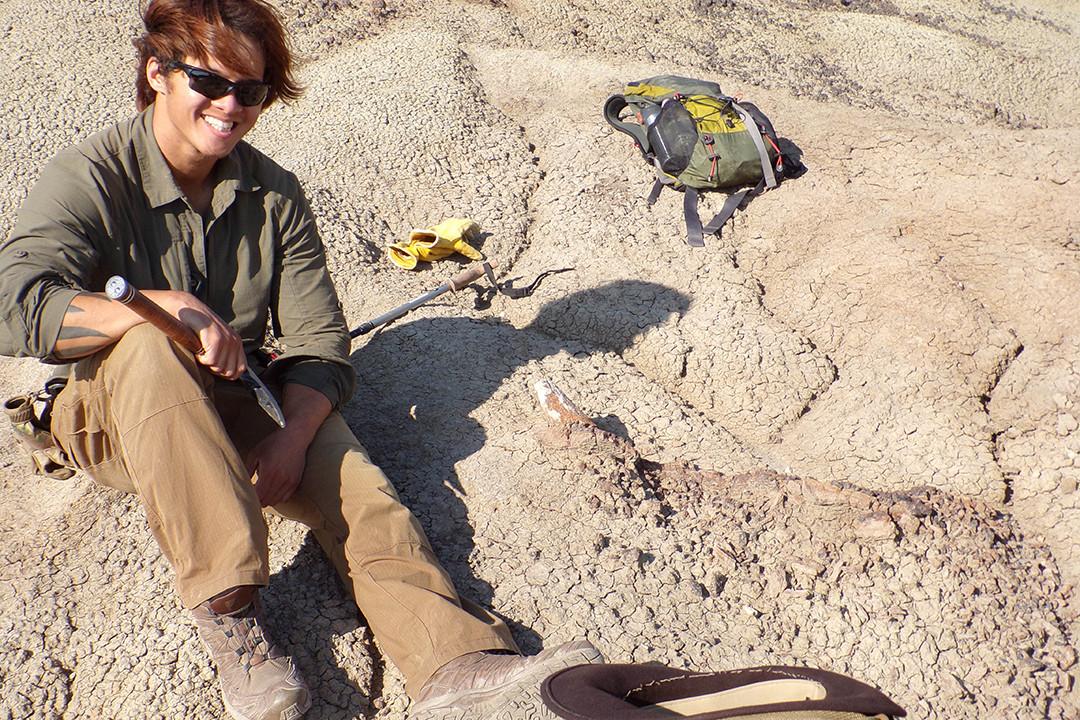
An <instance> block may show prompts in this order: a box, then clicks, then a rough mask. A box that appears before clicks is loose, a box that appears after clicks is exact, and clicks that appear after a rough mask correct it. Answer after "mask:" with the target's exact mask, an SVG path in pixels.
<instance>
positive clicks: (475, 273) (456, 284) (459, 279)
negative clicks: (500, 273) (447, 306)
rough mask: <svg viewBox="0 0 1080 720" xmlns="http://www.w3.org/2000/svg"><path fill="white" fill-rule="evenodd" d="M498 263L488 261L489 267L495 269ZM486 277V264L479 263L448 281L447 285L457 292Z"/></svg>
mask: <svg viewBox="0 0 1080 720" xmlns="http://www.w3.org/2000/svg"><path fill="white" fill-rule="evenodd" d="M497 264H498V263H496V262H495V261H494V260H488V265H490V266H491V267H495V266H496V265H497ZM483 276H484V264H483V263H477V264H475V265H473V266H471V267H468V268H465V269H464V270H462V271H461V272H459V273H458V274H457V275H455V276H454V277H452V278H450V279H449V280H447V281H446V284H447V285H449V286H450V289H451V290H453V291H454V292H457V291H458V290H460V289H461V288H463V287H465V286H466V285H468V284H469V283H471V282H472V281H473V280H479V279H480V278H482V277H483Z"/></svg>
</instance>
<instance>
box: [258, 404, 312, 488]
mask: <svg viewBox="0 0 1080 720" xmlns="http://www.w3.org/2000/svg"><path fill="white" fill-rule="evenodd" d="M310 444H311V441H310V439H307V438H305V437H304V436H303V435H301V434H300V433H299V432H298V431H297V429H296V426H295V425H293V423H291V422H289V421H288V420H286V422H285V427H283V428H280V429H278V430H275V431H274V432H272V433H270V434H269V435H267V436H266V437H265V438H264V439H263V441H262V442H260V443H259V444H258V445H256V446H255V447H254V448H252V449H251V451H250V452H249V453H248V456H247V457H246V458H244V460H245V462H246V463H247V469H248V472H250V473H251V475H252V477H253V478H255V494H256V495H258V496H259V503H260V504H261V505H262V506H263V507H269V506H271V505H277V504H278V503H280V502H284V501H286V500H288V499H289V498H290V497H292V494H293V493H294V492H296V488H298V487H299V486H300V480H301V478H303V477H304V467H305V465H306V462H305V456H306V454H307V449H308V445H310Z"/></svg>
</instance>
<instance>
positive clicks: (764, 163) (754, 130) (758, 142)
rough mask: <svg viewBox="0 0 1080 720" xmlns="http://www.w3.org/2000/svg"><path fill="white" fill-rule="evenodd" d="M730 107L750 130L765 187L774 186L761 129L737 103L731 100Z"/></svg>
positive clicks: (770, 164) (773, 176)
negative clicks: (759, 160) (759, 159)
mask: <svg viewBox="0 0 1080 720" xmlns="http://www.w3.org/2000/svg"><path fill="white" fill-rule="evenodd" d="M731 107H733V108H735V112H737V113H739V117H741V118H742V121H743V124H745V125H746V128H747V130H749V131H750V139H751V140H753V141H754V147H756V148H757V151H758V155H759V156H760V158H761V175H762V177H764V178H765V187H767V188H770V189H771V188H774V187H776V185H777V183H776V173H775V172H774V171H773V166H772V161H770V160H769V151H768V150H767V149H766V148H765V141H764V140H763V139H762V137H761V130H760V129H759V128H758V125H757V122H755V120H754V118H753V117H752V116H751V115H750V113H749V112H747V111H746V109H745V108H743V107H741V106H740V105H739V104H738V103H736V102H732V103H731Z"/></svg>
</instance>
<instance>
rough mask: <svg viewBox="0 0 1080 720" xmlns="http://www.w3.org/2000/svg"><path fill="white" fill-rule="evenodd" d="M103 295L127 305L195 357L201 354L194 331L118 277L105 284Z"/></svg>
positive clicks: (200, 344) (113, 277)
mask: <svg viewBox="0 0 1080 720" xmlns="http://www.w3.org/2000/svg"><path fill="white" fill-rule="evenodd" d="M105 294H106V295H107V296H108V297H109V299H110V300H116V301H117V302H121V303H123V304H124V305H127V306H128V307H129V308H131V309H132V310H134V311H135V312H136V313H138V315H139V316H140V317H141V318H142V319H143V320H145V321H146V322H148V323H150V324H151V325H153V326H154V327H156V328H157V329H158V330H160V331H161V332H163V333H165V334H166V335H168V336H169V337H170V338H172V340H173V341H174V342H176V343H177V344H179V345H182V346H183V347H185V348H187V349H188V350H190V351H191V352H193V353H195V354H196V355H198V354H199V353H201V352H202V343H200V342H199V337H198V335H196V334H195V331H194V330H192V329H191V328H189V327H188V326H187V325H185V324H184V323H182V322H180V321H179V320H177V319H176V318H174V317H173V316H172V315H170V314H169V313H167V312H165V311H164V310H162V309H161V307H160V306H158V305H157V303H155V302H154V301H153V300H151V299H149V298H148V297H146V296H145V295H143V294H142V293H141V292H139V290H138V288H136V287H135V286H133V285H132V284H131V283H129V282H128V281H127V280H125V279H124V278H122V277H120V276H119V275H113V276H112V277H111V278H109V281H108V282H107V283H105Z"/></svg>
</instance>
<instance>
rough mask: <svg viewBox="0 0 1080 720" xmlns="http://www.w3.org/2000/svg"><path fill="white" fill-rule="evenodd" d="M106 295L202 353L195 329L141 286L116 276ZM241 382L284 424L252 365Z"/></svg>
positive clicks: (193, 349)
mask: <svg viewBox="0 0 1080 720" xmlns="http://www.w3.org/2000/svg"><path fill="white" fill-rule="evenodd" d="M105 294H106V295H107V296H108V297H109V299H110V300H116V301H117V302H121V303H123V304H125V305H127V306H128V307H129V308H131V309H132V310H134V311H135V312H136V313H138V314H139V316H140V317H142V319H143V320H146V322H148V323H150V324H151V325H153V326H154V327H156V328H157V329H158V330H160V331H161V332H163V333H165V334H166V335H168V336H169V337H170V338H171V339H172V340H173V341H174V342H176V343H177V344H179V345H181V346H183V347H185V348H187V349H188V350H190V351H191V352H193V353H195V354H196V355H198V354H199V353H201V352H202V349H203V348H202V343H200V342H199V337H198V336H197V335H196V334H195V331H194V330H192V329H191V328H189V327H188V326H187V325H185V324H184V323H182V322H180V321H179V320H177V319H176V318H174V317H173V316H172V315H170V314H169V313H167V312H165V311H164V310H162V309H161V307H160V306H159V305H158V304H157V303H155V302H154V301H153V300H151V299H150V298H148V297H146V296H145V295H143V294H142V293H141V292H139V290H138V288H136V287H134V286H133V285H132V284H131V283H129V282H128V281H127V280H125V279H124V278H122V277H120V276H119V275H113V276H112V277H111V278H109V281H108V282H107V283H105ZM239 381H240V382H242V383H244V385H245V386H246V387H247V388H249V389H250V390H251V391H252V392H253V393H254V394H255V399H256V400H258V401H259V407H261V408H262V409H263V410H265V411H266V414H267V415H269V416H270V417H271V418H273V420H274V422H276V423H277V424H278V425H279V426H280V427H285V414H284V413H282V412H281V407H280V406H279V405H278V403H277V400H275V399H274V396H273V394H271V392H270V390H269V389H268V388H267V387H266V385H265V384H263V381H262V380H260V379H259V376H258V375H256V374H255V372H254V371H253V370H252V369H251V366H248V368H247V370H245V371H244V374H243V375H241V376H240V378H239Z"/></svg>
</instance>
